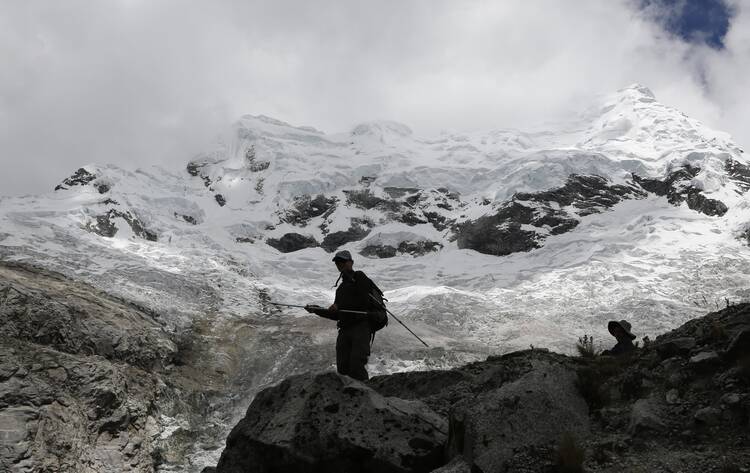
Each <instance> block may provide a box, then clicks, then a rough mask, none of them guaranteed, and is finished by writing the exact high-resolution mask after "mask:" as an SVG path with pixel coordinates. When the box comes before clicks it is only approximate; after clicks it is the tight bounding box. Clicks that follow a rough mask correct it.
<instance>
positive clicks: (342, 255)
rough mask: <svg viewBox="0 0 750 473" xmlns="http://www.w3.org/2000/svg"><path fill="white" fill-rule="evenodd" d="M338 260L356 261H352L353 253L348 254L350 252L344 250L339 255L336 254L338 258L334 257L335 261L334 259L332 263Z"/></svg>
mask: <svg viewBox="0 0 750 473" xmlns="http://www.w3.org/2000/svg"><path fill="white" fill-rule="evenodd" d="M336 260H341V261H354V260H353V259H352V254H351V253H349V252H348V251H346V250H343V251H339V252H338V253H336V256H334V257H333V259H332V260H331V261H336Z"/></svg>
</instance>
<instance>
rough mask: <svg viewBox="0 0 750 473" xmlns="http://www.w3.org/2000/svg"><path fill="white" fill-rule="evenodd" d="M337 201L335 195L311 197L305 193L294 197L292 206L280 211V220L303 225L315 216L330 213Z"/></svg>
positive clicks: (325, 215) (334, 208)
mask: <svg viewBox="0 0 750 473" xmlns="http://www.w3.org/2000/svg"><path fill="white" fill-rule="evenodd" d="M337 202H338V199H337V198H336V197H326V196H324V195H323V194H318V195H316V196H315V197H311V196H310V195H308V194H305V195H303V196H300V197H297V198H295V199H294V204H293V205H292V208H291V209H289V210H286V211H285V212H283V213H282V215H281V221H282V222H286V223H291V224H292V225H298V226H301V227H304V226H305V225H307V223H308V222H309V221H310V220H311V219H313V218H315V217H320V216H323V217H327V216H328V215H330V214H331V212H333V211H334V210H336V203H337Z"/></svg>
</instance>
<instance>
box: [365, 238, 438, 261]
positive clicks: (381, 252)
mask: <svg viewBox="0 0 750 473" xmlns="http://www.w3.org/2000/svg"><path fill="white" fill-rule="evenodd" d="M442 247H443V245H442V244H441V243H438V242H435V241H427V240H419V241H402V242H401V243H399V245H398V246H391V245H368V246H366V247H364V248H362V251H360V252H359V254H361V255H362V256H367V257H376V258H393V257H394V256H396V255H397V254H402V255H403V254H407V255H411V256H424V255H425V254H427V253H432V252H435V251H440V249H441V248H442Z"/></svg>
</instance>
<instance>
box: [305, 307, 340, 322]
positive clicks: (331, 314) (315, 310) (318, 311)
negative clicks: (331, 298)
mask: <svg viewBox="0 0 750 473" xmlns="http://www.w3.org/2000/svg"><path fill="white" fill-rule="evenodd" d="M305 310H306V311H308V312H310V313H312V314H315V315H317V316H319V317H323V318H325V319H331V320H338V319H339V314H338V312H336V311H337V310H338V308H337V307H336V304H334V305H332V306H331V307H329V308H328V309H324V308H323V307H320V306H317V305H306V306H305Z"/></svg>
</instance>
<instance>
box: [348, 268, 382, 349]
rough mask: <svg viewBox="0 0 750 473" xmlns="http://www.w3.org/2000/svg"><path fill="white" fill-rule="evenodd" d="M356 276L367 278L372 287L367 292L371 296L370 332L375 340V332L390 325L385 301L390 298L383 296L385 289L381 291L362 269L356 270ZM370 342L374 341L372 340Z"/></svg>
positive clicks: (368, 319) (369, 301)
mask: <svg viewBox="0 0 750 473" xmlns="http://www.w3.org/2000/svg"><path fill="white" fill-rule="evenodd" d="M354 277H355V278H358V277H364V278H367V283H368V285H369V287H370V291H369V292H368V294H367V296H368V297H369V300H368V301H367V302H368V305H369V307H368V311H367V312H368V313H367V322H368V323H369V324H370V333H371V334H372V339H373V340H374V339H375V332H377V331H378V330H380V329H382V328H383V327H385V326H386V325H388V312H387V309H386V307H385V303H386V302H387V301H388V299H386V298H385V297H383V291H381V290H380V288H379V287H378V286H377V285H376V284H375V283H374V282H372V279H370V278H368V277H367V275H366V274H365V273H363V272H362V271H356V272H355V273H354ZM370 343H372V341H371V342H370Z"/></svg>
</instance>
